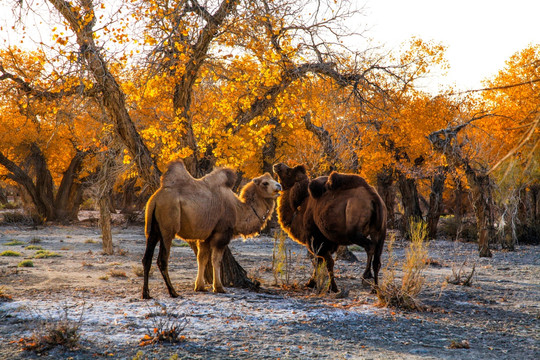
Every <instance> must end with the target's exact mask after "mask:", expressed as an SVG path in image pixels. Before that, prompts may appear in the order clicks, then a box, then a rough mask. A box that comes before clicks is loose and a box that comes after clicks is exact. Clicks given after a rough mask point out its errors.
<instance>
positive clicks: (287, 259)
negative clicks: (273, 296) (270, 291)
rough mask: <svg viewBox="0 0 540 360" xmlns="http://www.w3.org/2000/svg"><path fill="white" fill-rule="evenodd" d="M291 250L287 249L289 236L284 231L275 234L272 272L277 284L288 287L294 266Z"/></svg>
mask: <svg viewBox="0 0 540 360" xmlns="http://www.w3.org/2000/svg"><path fill="white" fill-rule="evenodd" d="M291 258H292V255H291V250H290V249H288V248H287V236H286V235H285V232H284V231H282V230H278V231H276V232H275V234H274V249H273V251H272V272H273V274H274V280H275V284H276V285H279V284H280V283H281V285H282V286H285V287H288V286H289V285H290V280H291V279H290V273H291V266H292V260H291Z"/></svg>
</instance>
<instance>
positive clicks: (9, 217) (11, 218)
mask: <svg viewBox="0 0 540 360" xmlns="http://www.w3.org/2000/svg"><path fill="white" fill-rule="evenodd" d="M2 215H3V220H2V222H3V223H4V224H19V225H29V226H31V225H40V224H42V223H43V219H40V218H39V216H37V215H26V214H23V213H20V212H18V211H8V212H5V213H3V214H2Z"/></svg>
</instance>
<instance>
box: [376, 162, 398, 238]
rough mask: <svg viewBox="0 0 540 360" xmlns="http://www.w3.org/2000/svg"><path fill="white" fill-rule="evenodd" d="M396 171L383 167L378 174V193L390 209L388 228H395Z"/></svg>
mask: <svg viewBox="0 0 540 360" xmlns="http://www.w3.org/2000/svg"><path fill="white" fill-rule="evenodd" d="M393 174H394V171H393V169H392V168H391V167H389V166H386V165H385V166H383V168H382V170H381V172H379V173H378V174H377V192H378V193H379V195H380V196H381V198H382V199H383V201H384V203H385V205H386V208H387V209H388V219H387V223H388V227H389V228H395V226H396V219H395V212H394V208H395V206H396V192H395V189H394V186H393V184H394V176H393Z"/></svg>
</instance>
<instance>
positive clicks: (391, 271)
mask: <svg viewBox="0 0 540 360" xmlns="http://www.w3.org/2000/svg"><path fill="white" fill-rule="evenodd" d="M426 239H427V226H426V224H425V223H424V222H413V223H411V242H410V244H409V248H408V249H407V250H406V253H405V261H404V263H403V265H402V271H403V277H402V278H401V281H398V280H397V276H396V269H397V268H398V263H397V260H396V259H395V257H394V254H393V245H394V243H395V236H394V235H391V236H390V241H389V242H388V254H389V259H388V262H387V265H386V267H385V271H384V275H383V278H382V281H381V283H380V284H379V286H378V287H377V288H376V291H377V297H378V298H379V305H381V306H388V307H395V308H401V309H405V310H418V311H421V310H423V309H424V308H423V306H422V305H421V303H420V301H419V300H418V298H417V296H418V294H419V293H420V292H421V290H422V287H423V285H424V282H425V277H424V275H423V271H424V269H425V268H426V266H427V264H428V251H427V246H428V243H427V241H426Z"/></svg>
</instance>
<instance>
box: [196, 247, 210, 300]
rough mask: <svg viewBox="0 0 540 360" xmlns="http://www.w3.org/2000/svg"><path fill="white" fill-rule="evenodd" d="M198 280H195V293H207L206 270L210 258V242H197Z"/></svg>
mask: <svg viewBox="0 0 540 360" xmlns="http://www.w3.org/2000/svg"><path fill="white" fill-rule="evenodd" d="M197 249H198V251H197V279H196V280H195V291H206V290H205V288H204V270H205V269H206V264H207V263H208V259H209V258H210V244H209V242H208V240H205V241H201V240H200V241H197Z"/></svg>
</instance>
